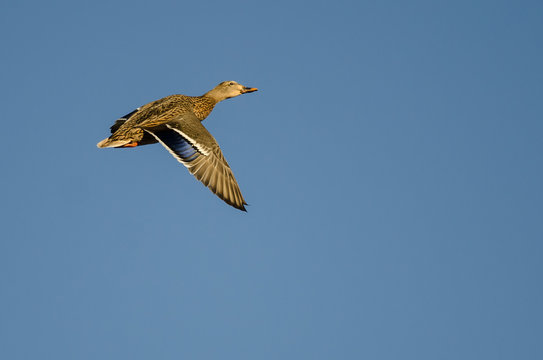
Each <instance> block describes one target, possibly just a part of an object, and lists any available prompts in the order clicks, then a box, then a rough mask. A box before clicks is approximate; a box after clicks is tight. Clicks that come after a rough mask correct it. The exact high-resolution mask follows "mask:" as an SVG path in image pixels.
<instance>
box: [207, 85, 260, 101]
mask: <svg viewBox="0 0 543 360" xmlns="http://www.w3.org/2000/svg"><path fill="white" fill-rule="evenodd" d="M257 90H258V89H257V88H252V87H247V86H243V85H241V84H238V83H237V82H235V81H223V82H222V83H220V84H219V85H217V86H215V88H213V89H212V90H210V91H208V92H207V93H206V94H205V95H204V96H208V97H211V98H213V99H214V100H215V101H216V102H219V101H222V100H225V99H230V98H233V97H236V96H238V95H241V94H245V93H249V92H253V91H257Z"/></svg>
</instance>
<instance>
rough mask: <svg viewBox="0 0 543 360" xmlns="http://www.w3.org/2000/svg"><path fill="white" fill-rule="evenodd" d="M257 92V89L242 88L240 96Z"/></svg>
mask: <svg viewBox="0 0 543 360" xmlns="http://www.w3.org/2000/svg"><path fill="white" fill-rule="evenodd" d="M257 90H258V89H257V88H252V87H244V88H243V90H242V94H245V93H250V92H253V91H257Z"/></svg>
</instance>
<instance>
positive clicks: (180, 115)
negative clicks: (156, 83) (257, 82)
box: [97, 81, 257, 211]
mask: <svg viewBox="0 0 543 360" xmlns="http://www.w3.org/2000/svg"><path fill="white" fill-rule="evenodd" d="M256 90H257V89H256V88H249V87H245V86H242V85H240V84H238V83H236V82H235V81H225V82H222V83H220V84H219V85H217V86H216V87H215V88H213V89H212V90H210V91H208V92H207V93H205V94H204V95H202V96H186V95H170V96H167V97H165V98H162V99H159V100H156V101H153V102H151V103H149V104H146V105H144V106H142V107H140V108H137V109H136V110H134V111H132V112H131V113H129V114H127V115H125V116H124V117H122V118H121V119H119V120H117V121H116V122H115V124H114V125H113V126H112V127H111V132H112V135H111V136H110V137H109V138H107V139H104V140H102V141H100V142H99V143H98V145H97V146H98V147H100V148H104V147H133V146H138V145H147V144H153V143H156V142H159V143H160V144H162V145H163V146H164V147H165V148H166V149H167V150H168V151H169V152H170V153H171V154H172V155H173V156H174V157H175V158H176V159H177V160H178V161H179V162H181V163H182V164H183V165H185V166H186V167H187V168H188V170H189V171H190V172H191V174H193V175H194V176H195V177H196V178H197V179H198V180H200V181H201V182H202V183H203V184H204V185H206V186H207V187H209V188H210V189H211V191H213V193H215V194H216V195H217V196H219V197H220V198H221V199H222V200H224V201H225V202H226V203H228V204H229V205H232V206H234V207H236V208H238V209H240V210H244V211H245V206H244V205H246V204H247V203H246V202H245V200H244V199H243V196H242V195H241V191H240V190H239V186H238V184H237V182H236V179H235V178H234V174H233V173H232V170H231V169H230V166H229V165H228V163H227V162H226V159H225V158H224V156H223V155H222V152H221V149H220V148H219V145H218V143H217V141H216V140H215V139H214V138H213V136H212V135H211V134H210V133H209V132H208V131H207V130H206V128H205V127H204V126H203V125H202V124H201V121H202V120H204V119H205V118H206V117H207V116H208V115H209V114H210V113H211V111H212V110H213V108H214V107H215V105H216V104H217V103H218V102H220V101H222V100H224V99H228V98H231V97H235V96H238V95H241V94H244V93H247V92H253V91H256Z"/></svg>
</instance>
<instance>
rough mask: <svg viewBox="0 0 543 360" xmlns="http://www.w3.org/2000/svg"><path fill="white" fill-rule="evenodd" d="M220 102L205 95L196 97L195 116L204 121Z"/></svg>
mask: <svg viewBox="0 0 543 360" xmlns="http://www.w3.org/2000/svg"><path fill="white" fill-rule="evenodd" d="M217 102H218V101H215V99H213V98H212V97H209V96H207V94H204V95H202V96H196V97H194V115H196V117H198V119H200V121H202V120H204V119H205V118H206V117H207V116H208V115H209V114H210V113H211V111H212V110H213V108H214V107H215V105H217Z"/></svg>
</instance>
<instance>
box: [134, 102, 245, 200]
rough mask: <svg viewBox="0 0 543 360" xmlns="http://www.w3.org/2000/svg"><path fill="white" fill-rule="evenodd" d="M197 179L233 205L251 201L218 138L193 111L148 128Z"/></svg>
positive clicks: (147, 130)
mask: <svg viewBox="0 0 543 360" xmlns="http://www.w3.org/2000/svg"><path fill="white" fill-rule="evenodd" d="M144 130H145V131H146V132H148V133H149V134H151V135H152V136H153V137H154V138H155V139H156V140H158V142H160V143H161V144H162V145H163V146H164V147H165V148H166V149H167V150H168V151H169V152H170V153H171V154H172V155H173V156H174V157H175V158H176V159H177V160H178V161H179V162H180V163H182V164H183V165H185V167H186V168H187V169H188V170H189V171H190V173H191V174H192V175H194V177H196V179H198V180H199V181H201V182H202V183H203V184H204V185H205V186H207V187H208V188H209V189H210V190H211V191H212V192H213V193H214V194H216V195H217V196H218V197H220V198H221V199H222V200H224V201H225V202H226V203H227V204H229V205H232V206H233V207H235V208H237V209H240V210H243V211H246V210H245V206H244V205H247V203H246V202H245V200H244V199H243V196H242V195H241V191H240V189H239V186H238V183H237V181H236V179H235V178H234V174H233V173H232V170H231V169H230V166H229V165H228V163H227V162H226V159H225V158H224V156H223V154H222V151H221V149H220V147H219V144H217V141H216V140H215V138H213V136H212V135H211V134H210V133H209V131H207V129H206V128H205V127H204V126H203V125H202V124H201V122H200V120H198V118H197V117H196V116H195V115H194V114H193V113H186V114H183V115H181V116H179V117H177V118H176V119H174V120H173V121H171V122H169V123H167V124H165V126H161V127H160V128H148V129H146V128H144Z"/></svg>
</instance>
